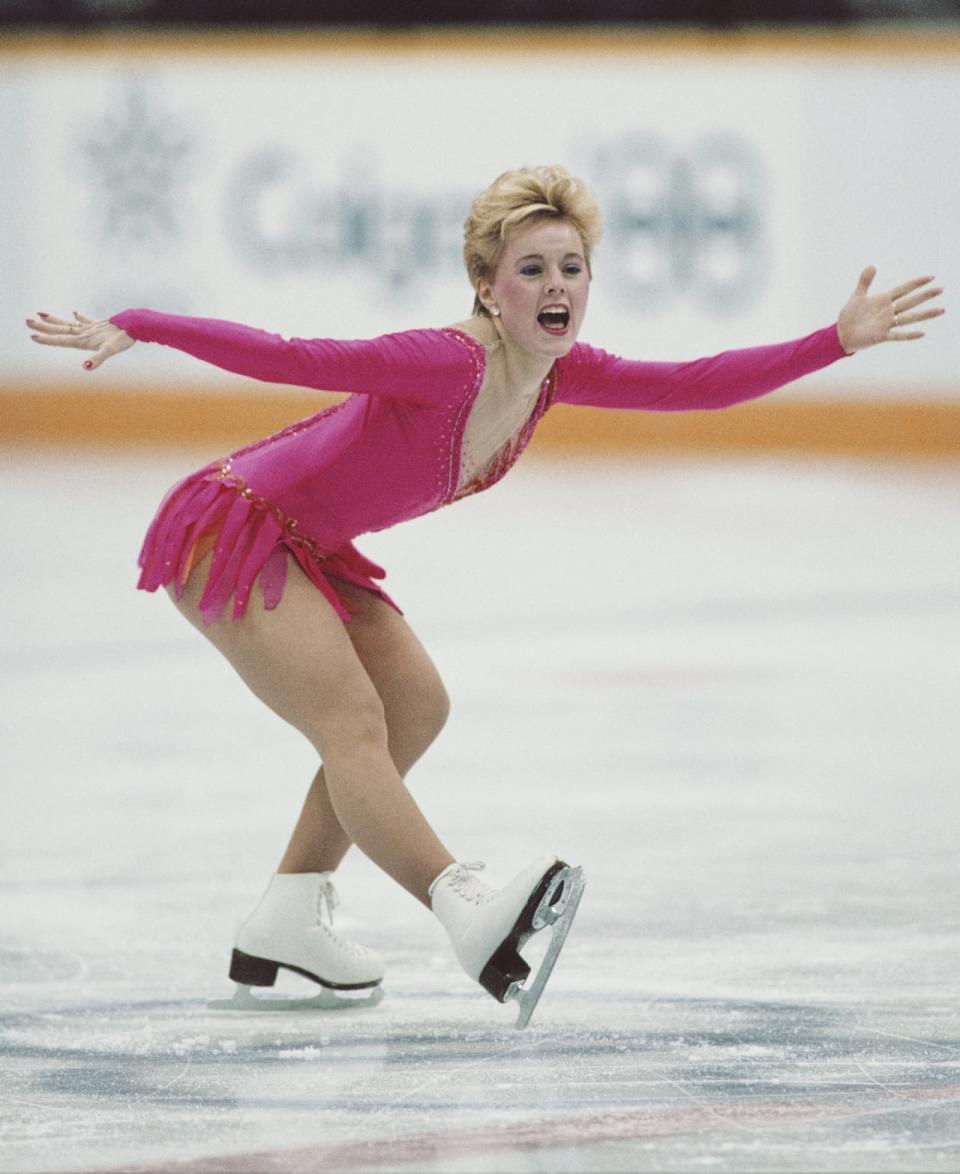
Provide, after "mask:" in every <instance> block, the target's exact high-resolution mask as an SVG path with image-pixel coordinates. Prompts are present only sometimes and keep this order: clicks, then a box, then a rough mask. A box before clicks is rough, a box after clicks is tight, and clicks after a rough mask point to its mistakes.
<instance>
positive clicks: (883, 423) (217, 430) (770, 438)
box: [0, 385, 960, 460]
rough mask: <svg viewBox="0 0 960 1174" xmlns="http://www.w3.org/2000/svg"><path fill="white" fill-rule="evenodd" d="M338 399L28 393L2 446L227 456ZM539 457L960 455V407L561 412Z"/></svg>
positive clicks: (849, 403) (895, 403) (544, 428)
mask: <svg viewBox="0 0 960 1174" xmlns="http://www.w3.org/2000/svg"><path fill="white" fill-rule="evenodd" d="M341 398H342V397H341V396H336V395H333V394H330V393H325V392H304V391H303V390H301V389H296V388H283V387H272V388H271V389H270V393H269V395H268V396H259V395H255V394H253V393H251V392H250V391H248V390H246V389H236V390H234V389H232V388H230V387H226V388H224V389H223V390H220V391H216V392H210V391H204V392H200V393H197V392H195V391H193V390H191V389H190V388H179V389H178V388H168V387H166V386H164V387H163V388H162V389H159V390H149V389H145V388H144V387H142V386H139V387H135V388H130V389H129V390H125V389H123V388H119V389H118V388H115V387H114V388H102V389H96V390H91V389H89V388H88V389H83V388H67V389H65V388H63V387H62V386H38V385H31V386H30V387H29V388H23V389H21V390H8V391H4V392H0V444H4V445H10V446H30V445H49V446H56V447H60V448H94V449H96V448H101V449H103V448H107V449H122V448H137V447H139V448H147V447H157V448H169V447H171V446H177V447H190V448H195V449H203V450H205V451H206V452H209V453H213V454H225V453H227V452H230V451H232V450H233V449H236V448H238V447H240V446H241V445H244V444H247V443H249V442H250V441H252V440H256V439H258V438H259V437H261V436H266V435H269V434H270V433H271V432H274V431H276V430H277V429H279V428H282V427H284V426H285V425H287V424H290V423H293V422H294V421H296V420H300V419H303V418H305V417H307V416H310V415H313V414H314V413H316V412H319V411H321V410H322V409H323V408H325V407H328V406H329V405H330V404H332V403H335V402H337V400H338V399H341ZM531 450H532V451H534V452H540V453H541V454H543V455H545V456H549V455H566V454H570V455H584V456H594V457H596V456H601V457H602V456H610V457H616V456H619V455H629V454H631V453H642V452H653V453H664V454H672V453H676V454H684V453H687V454H697V455H704V456H709V455H717V456H722V455H725V454H729V453H782V454H794V455H823V456H837V457H856V458H900V459H908V460H949V459H956V458H957V457H960V402H957V400H947V399H936V400H927V401H922V400H916V399H910V400H907V399H904V398H901V399H888V398H886V397H885V398H883V399H878V400H876V401H874V402H870V401H865V400H862V399H855V398H850V399H846V400H845V399H843V397H842V396H835V397H831V398H830V399H799V398H796V399H794V398H791V397H790V396H789V393H788V394H787V395H781V396H779V397H773V398H770V399H764V400H762V401H759V402H755V403H749V404H742V405H739V406H737V407H733V408H727V409H724V410H722V411H702V412H649V411H637V412H631V411H610V410H603V409H599V408H584V407H569V406H566V405H562V404H561V405H558V406H557V407H556V408H554V409H552V410H551V411H550V412H549V413H548V415H547V416H546V417H545V418H544V419H543V421H542V422H541V424H540V425H539V426H538V428H537V432H536V436H535V438H534V441H533V444H532V446H531Z"/></svg>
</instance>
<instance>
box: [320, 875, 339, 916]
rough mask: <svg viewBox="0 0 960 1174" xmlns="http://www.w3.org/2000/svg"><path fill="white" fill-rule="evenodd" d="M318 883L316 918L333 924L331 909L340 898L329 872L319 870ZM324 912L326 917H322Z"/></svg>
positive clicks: (332, 909) (337, 903)
mask: <svg viewBox="0 0 960 1174" xmlns="http://www.w3.org/2000/svg"><path fill="white" fill-rule="evenodd" d="M319 877H320V884H319V886H318V888H317V920H318V921H326V922H327V923H328V924H329V925H333V911H334V909H336V907H337V906H338V905H339V904H340V898H339V897H338V896H337V890H336V889H335V888H334V885H333V881H332V880H331V879H330V873H329V872H321V873H320V874H319ZM324 913H326V917H324Z"/></svg>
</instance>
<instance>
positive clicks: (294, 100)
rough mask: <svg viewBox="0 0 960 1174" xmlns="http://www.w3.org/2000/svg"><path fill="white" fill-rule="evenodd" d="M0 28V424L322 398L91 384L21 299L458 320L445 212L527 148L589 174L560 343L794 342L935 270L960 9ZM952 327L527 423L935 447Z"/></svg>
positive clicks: (646, 433)
mask: <svg viewBox="0 0 960 1174" xmlns="http://www.w3.org/2000/svg"><path fill="white" fill-rule="evenodd" d="M478 17H479V18H480V19H481V21H482V23H472V24H465V23H463V22H465V21H475V20H476V18H478ZM908 18H909V19H908ZM0 21H2V23H0V30H2V41H0V158H2V160H3V165H2V186H0V224H2V226H3V233H2V240H0V272H2V274H3V281H2V283H0V309H2V314H0V438H2V439H4V440H6V441H7V442H10V443H24V442H36V441H38V440H45V441H51V442H55V443H83V444H91V443H101V444H108V445H116V444H121V443H144V442H150V443H156V444H163V443H168V442H178V443H182V442H183V441H191V442H196V443H198V444H200V445H202V446H204V447H208V448H212V449H213V450H214V453H215V455H216V454H218V453H219V452H221V451H222V450H225V449H226V448H228V447H230V446H232V445H233V444H235V443H239V442H241V441H244V440H246V439H249V438H251V437H253V436H256V435H259V434H262V433H263V432H265V431H268V430H270V429H271V428H273V427H277V426H280V425H281V424H283V423H285V422H287V421H288V420H290V419H295V418H298V417H299V416H302V415H304V414H307V413H308V412H311V411H314V410H317V409H318V408H320V407H323V406H324V405H325V403H326V402H329V401H328V399H327V398H325V397H324V396H323V395H318V394H317V393H305V392H303V391H302V390H293V389H264V388H263V387H260V386H257V385H255V384H252V383H249V382H246V381H238V380H236V379H234V378H228V377H226V376H224V375H222V374H220V373H218V372H215V371H213V370H212V369H207V368H204V367H202V366H201V365H199V364H197V363H196V362H194V361H192V360H189V359H187V358H185V357H184V356H181V355H178V354H175V353H172V352H165V351H164V350H163V349H162V348H148V347H141V348H137V350H136V351H134V352H133V353H131V354H130V355H125V356H122V357H121V358H120V359H118V360H115V361H114V362H112V363H109V364H107V365H106V366H105V367H104V368H103V369H102V370H101V371H99V372H97V373H96V374H94V375H87V374H85V373H84V372H83V371H82V369H81V363H82V356H81V355H80V354H79V353H78V352H54V351H51V350H46V349H45V350H43V351H40V350H39V348H37V347H35V346H34V345H33V344H31V343H30V342H29V340H28V338H27V332H26V330H25V329H24V327H23V319H24V318H25V317H26V315H28V314H32V313H34V312H36V311H37V310H45V311H48V312H52V313H59V314H67V313H69V311H70V310H71V309H74V308H77V309H80V310H83V311H85V312H87V313H91V314H94V315H96V316H107V315H108V314H111V313H114V312H116V311H117V310H119V309H121V308H124V307H126V306H131V305H148V306H153V307H156V308H159V309H164V310H168V311H172V312H178V313H188V314H200V315H206V316H211V317H222V318H230V319H237V320H240V321H245V322H249V323H252V324H255V325H258V326H262V327H264V328H266V329H270V330H277V331H280V332H281V333H284V334H300V335H307V336H332V337H359V336H368V335H373V334H378V333H382V332H385V331H389V330H401V329H405V328H407V327H412V326H427V325H443V324H445V323H447V322H451V321H456V320H457V319H460V318H463V317H465V316H467V314H468V313H469V309H470V305H471V300H472V299H471V293H470V290H469V288H468V285H467V282H466V279H465V277H464V275H463V270H462V264H461V261H460V232H461V225H462V221H463V217H464V214H465V212H466V209H467V206H468V204H469V201H470V200H471V198H472V197H473V195H474V194H475V193H476V192H477V191H478V190H479V189H481V188H482V187H484V186H485V185H486V184H487V183H488V182H489V181H490V180H491V179H492V178H493V177H494V176H496V175H497V174H499V173H500V172H501V171H503V170H505V169H506V168H508V167H513V166H516V165H519V164H524V163H538V162H562V163H564V164H566V165H567V166H568V167H570V168H571V169H572V170H573V171H575V172H577V173H578V174H581V175H583V176H584V177H585V178H586V179H587V180H588V181H589V182H590V183H591V184H592V185H593V186H594V187H595V190H596V191H597V193H598V196H599V198H600V202H601V205H602V207H603V210H604V214H605V220H606V234H605V239H604V242H603V245H602V246H601V249H600V251H599V253H598V255H597V257H596V262H595V281H594V288H593V293H592V302H591V309H590V314H589V316H588V319H587V324H586V327H585V329H584V331H583V333H582V337H583V338H585V339H587V340H588V341H591V342H593V343H595V344H597V345H600V346H605V347H607V348H608V349H611V350H615V351H619V352H620V353H624V354H627V355H630V356H638V357H639V356H643V357H648V358H685V357H690V358H693V357H696V356H698V355H702V354H707V353H712V352H715V351H719V350H722V349H726V348H728V347H735V346H748V345H752V344H756V343H762V342H770V341H777V340H780V339H783V338H789V337H794V336H797V335H800V334H805V333H807V332H809V331H810V330H813V329H816V328H817V327H819V326H822V325H825V324H827V323H828V322H830V321H833V320H834V319H835V317H836V314H837V312H838V310H839V308H840V306H841V305H842V304H843V302H844V301H845V300H846V298H847V296H848V295H849V293H850V292H851V290H852V288H853V286H854V284H855V282H856V279H857V277H858V275H859V273H860V271H861V269H862V268H863V267H864V266H865V265H867V264H871V263H873V264H876V265H877V266H878V267H879V271H880V272H879V276H878V279H877V283H876V286H875V288H877V289H882V288H887V287H889V286H890V285H892V284H894V283H895V282H898V281H900V280H903V279H905V278H908V277H911V276H914V275H919V274H927V273H929V274H936V275H937V277H938V280H939V281H941V282H943V283H946V284H947V285H949V284H950V281H951V276H952V274H953V273H955V272H956V271H957V270H958V269H960V241H958V237H957V234H956V232H955V231H954V229H953V223H954V218H955V215H956V210H957V208H958V196H960V158H958V150H957V132H956V114H955V112H956V110H957V109H958V108H960V0H957V2H956V3H954V2H953V0H951V2H949V3H947V2H944V0H914V2H913V3H909V4H906V3H902V4H901V3H893V2H881V0H856V2H855V0H806V2H801V0H781V2H780V3H760V2H759V0H731V2H728V3H722V4H721V3H711V2H709V0H688V2H684V0H678V2H674V3H667V2H650V3H642V2H636V3H632V4H630V3H627V2H626V0H595V2H593V3H589V4H588V3H585V2H573V3H564V4H563V5H562V6H561V7H556V6H548V5H547V4H546V3H545V2H543V0H513V2H511V3H507V2H506V0H491V3H488V4H487V5H485V6H484V8H483V11H482V12H479V13H478V12H476V11H469V10H468V9H467V8H466V6H465V5H463V4H462V3H461V2H459V0H454V2H452V3H444V4H439V3H432V4H431V3H429V2H426V3H423V4H420V5H418V7H417V8H416V10H415V11H414V10H412V9H409V8H406V9H397V8H395V7H394V8H393V9H387V8H386V7H385V6H384V7H383V8H378V7H376V6H375V5H373V4H368V3H359V2H356V0H332V2H330V3H325V4H323V5H307V4H304V3H302V2H298V0H271V2H270V3H267V2H266V0H206V3H192V4H191V5H190V6H189V7H188V6H187V5H186V4H184V3H183V0H47V2H46V3H44V2H42V0H41V2H39V3H37V2H35V0H31V2H30V3H29V4H28V3H26V0H0ZM346 22H349V23H346ZM955 22H957V23H955ZM397 26H404V27H397ZM947 301H948V304H949V295H948V298H947ZM954 339H955V335H954V333H953V330H952V320H951V319H950V317H949V315H948V317H947V318H946V319H945V320H944V321H943V322H941V323H936V324H934V326H933V328H932V330H931V332H930V337H929V338H928V339H926V340H924V342H923V343H921V344H914V345H912V346H895V345H887V346H884V347H881V348H876V349H875V350H874V351H871V352H868V353H866V354H863V355H859V356H857V357H856V358H854V359H852V360H849V361H843V362H841V363H839V364H836V365H835V366H834V367H832V368H830V369H829V370H828V371H826V372H822V373H820V374H818V375H817V376H814V377H812V378H810V379H808V380H806V381H804V382H803V383H802V384H800V385H799V386H798V387H796V388H794V389H792V390H791V391H789V392H786V393H781V394H780V395H779V396H775V397H773V399H771V400H769V401H764V402H762V403H760V404H757V405H747V406H745V407H743V408H738V409H735V410H733V411H730V412H727V413H721V414H712V413H707V414H695V415H692V416H691V415H688V414H682V415H681V416H673V417H659V416H658V415H657V414H655V413H643V414H637V413H630V414H628V415H624V414H622V413H603V412H593V411H584V410H581V411H577V412H572V411H569V410H567V409H558V410H557V411H556V412H553V413H551V414H550V416H549V417H548V418H547V420H546V421H545V423H544V425H543V427H542V429H541V430H540V433H538V437H537V441H536V442H535V445H536V447H538V448H539V449H540V450H541V451H549V450H550V449H569V448H575V449H589V450H592V451H598V450H599V451H622V450H624V449H631V448H637V447H650V448H659V449H667V450H671V449H696V450H699V451H712V450H715V451H727V450H728V449H730V448H731V447H732V448H743V449H758V448H759V449H771V450H791V451H817V452H839V453H851V452H857V453H860V454H865V455H879V454H900V455H918V456H938V457H942V456H956V455H957V453H958V452H960V379H958V376H957V370H956V363H955V356H956V353H957V352H956V346H955V345H954Z"/></svg>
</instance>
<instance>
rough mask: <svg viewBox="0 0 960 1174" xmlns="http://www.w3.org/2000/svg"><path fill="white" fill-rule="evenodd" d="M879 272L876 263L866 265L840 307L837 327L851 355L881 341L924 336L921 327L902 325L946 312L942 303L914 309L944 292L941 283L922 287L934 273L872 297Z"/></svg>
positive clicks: (844, 346)
mask: <svg viewBox="0 0 960 1174" xmlns="http://www.w3.org/2000/svg"><path fill="white" fill-rule="evenodd" d="M876 276H877V267H876V265H870V266H868V267H867V268H866V269H864V271H863V272H862V273H861V274H860V280H859V282H858V283H857V288H856V289H855V290H854V291H853V295H852V296H851V298H850V301H849V302H847V304H846V305H845V306H844V307H843V309H842V310H841V311H840V318H839V320H838V322H837V329H838V332H839V337H840V345H841V346H842V347H843V349H844V350H845V351H846V352H847V354H848V355H852V354H853V353H854V351H862V350H863V349H864V348H865V347H868V346H875V345H876V344H877V343H878V342H910V341H912V340H913V339H916V338H923V336H924V332H923V331H922V330H903V329H902V327H904V326H914V325H916V323H918V322H926V321H928V320H929V319H930V318H939V317H940V315H941V314H945V313H946V311H945V310H944V309H943V308H942V307H935V308H933V309H927V310H917V311H916V312H915V313H913V312H912V311H914V310H916V307H917V306H920V305H922V304H923V303H924V302H928V301H930V299H931V298H937V297H939V296H940V294H942V293H943V289H942V287H941V288H936V289H924V288H923V287H924V286H925V285H929V284H930V282H931V281H933V278H932V277H915V278H914V279H913V280H912V281H905V282H904V283H903V285H898V286H897V287H896V288H895V289H892V290H890V291H889V292H888V293H881V294H874V295H873V296H872V297H870V296H869V289H870V286H871V284H872V283H873V279H874V278H875V277H876ZM920 291H922V292H920Z"/></svg>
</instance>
